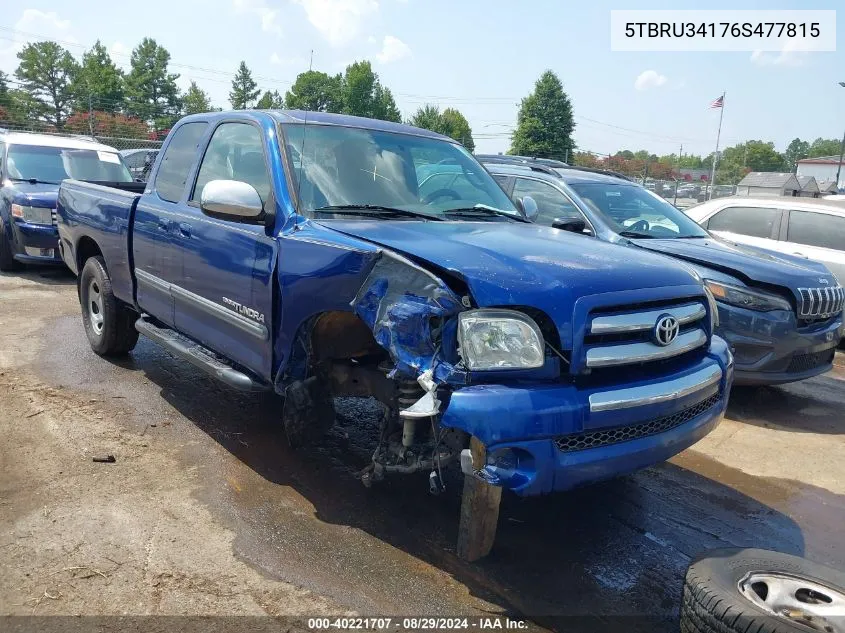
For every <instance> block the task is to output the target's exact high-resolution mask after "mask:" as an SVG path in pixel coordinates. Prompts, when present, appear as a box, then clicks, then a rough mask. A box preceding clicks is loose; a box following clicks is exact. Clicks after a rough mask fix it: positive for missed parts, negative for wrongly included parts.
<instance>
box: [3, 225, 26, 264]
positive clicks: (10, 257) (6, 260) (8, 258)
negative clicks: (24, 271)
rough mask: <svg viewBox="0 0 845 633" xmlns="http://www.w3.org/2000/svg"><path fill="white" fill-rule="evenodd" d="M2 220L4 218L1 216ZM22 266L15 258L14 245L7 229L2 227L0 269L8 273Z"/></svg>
mask: <svg viewBox="0 0 845 633" xmlns="http://www.w3.org/2000/svg"><path fill="white" fill-rule="evenodd" d="M2 221H3V220H2V218H0V223H2ZM22 267H23V266H21V263H20V262H19V261H17V260H16V259H15V256H14V253H13V252H12V245H11V244H10V243H9V240H8V238H7V237H6V233H5V231H3V229H2V228H0V270H2V271H3V272H5V273H8V272H12V271H14V270H20V269H21V268H22Z"/></svg>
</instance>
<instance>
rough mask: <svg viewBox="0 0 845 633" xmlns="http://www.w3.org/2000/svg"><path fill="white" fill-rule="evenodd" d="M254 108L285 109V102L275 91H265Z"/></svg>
mask: <svg viewBox="0 0 845 633" xmlns="http://www.w3.org/2000/svg"><path fill="white" fill-rule="evenodd" d="M255 107H256V108H257V109H258V110H279V109H281V108H284V107H285V100H284V98H283V97H282V95H280V94H279V92H278V91H277V90H273V91H272V92H270V91H269V90H267V91H266V92H265V93H264V94H263V95H261V98H260V99H259V100H258V103H256V104H255Z"/></svg>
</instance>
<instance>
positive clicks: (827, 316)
mask: <svg viewBox="0 0 845 633" xmlns="http://www.w3.org/2000/svg"><path fill="white" fill-rule="evenodd" d="M487 168H488V169H489V170H490V172H491V173H492V174H493V176H494V177H495V178H496V179H497V180H499V182H500V184H501V185H502V186H503V187H504V188H505V190H506V191H508V192H509V193H510V195H511V196H512V197H513V198H519V197H520V196H526V195H528V196H531V197H532V198H534V200H536V201H537V206H538V215H537V217H536V218H535V220H534V221H536V222H538V223H541V224H545V225H547V226H557V227H558V228H562V229H565V230H569V231H572V232H576V233H579V234H584V235H588V236H591V237H594V238H597V239H599V240H603V241H607V242H613V243H617V244H624V245H628V246H634V247H637V248H641V249H647V250H650V251H654V252H660V253H663V254H666V255H669V256H671V257H674V258H677V259H679V260H681V261H684V262H686V263H687V264H688V265H690V266H692V267H693V268H694V269H695V270H696V271H697V273H698V274H699V275H700V276H701V277H702V279H704V281H705V284H706V285H707V287H708V288H709V290H710V291H711V292H712V293H713V296H714V297H715V298H716V301H717V303H718V306H719V326H718V329H717V332H718V334H719V335H720V336H722V337H723V338H725V339H726V340H727V341H728V342H729V343H730V344H731V346H732V349H733V351H734V356H735V359H736V383H737V384H777V383H784V382H791V381H795V380H802V379H805V378H808V377H811V376H814V375H817V374H820V373H823V372H826V371H828V370H830V369H831V367H832V363H833V357H834V354H835V348H836V346H837V344H838V342H839V339H840V337H841V334H842V328H843V320H842V312H843V307H844V306H843V304H845V291H843V289H842V288H841V287H840V284H839V283H838V282H837V280H836V278H835V277H834V276H833V275H832V274H831V272H830V271H829V270H828V269H827V268H826V267H825V265H824V264H823V263H819V262H815V261H811V260H807V259H806V258H803V257H800V256H795V255H791V254H788V253H776V252H773V251H767V250H763V249H760V248H756V247H755V246H754V245H742V244H740V243H737V242H734V241H728V240H725V239H719V238H716V237H714V236H713V235H711V234H710V233H708V231H707V230H706V229H704V228H702V227H701V226H699V225H698V224H696V223H695V222H694V221H693V220H692V219H690V218H689V217H687V216H686V215H685V214H684V213H683V212H681V211H679V210H678V209H676V208H675V207H673V206H671V205H669V204H668V203H667V202H666V201H664V200H663V199H662V198H661V197H659V196H657V195H655V194H654V193H653V192H650V191H648V190H646V189H644V188H643V187H640V186H639V185H636V184H635V183H631V182H627V181H623V180H620V179H618V178H614V177H612V176H607V175H603V174H590V173H585V172H583V171H579V170H572V169H568V168H555V169H547V168H544V167H540V166H536V165H535V166H533V167H532V166H530V165H525V164H523V163H517V162H514V163H513V164H511V165H506V164H502V163H499V164H490V165H487ZM710 204H712V205H714V208H715V207H717V206H718V205H724V199H723V200H722V201H719V202H717V201H714V202H713V203H710ZM738 213H739V215H741V214H742V209H739V210H738ZM711 228H712V227H711ZM840 244H841V245H845V242H840ZM819 297H823V298H824V300H819V299H818V298H819Z"/></svg>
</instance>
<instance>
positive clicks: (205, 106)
mask: <svg viewBox="0 0 845 633" xmlns="http://www.w3.org/2000/svg"><path fill="white" fill-rule="evenodd" d="M182 109H183V110H184V112H185V114H199V113H200V112H211V111H212V110H214V108H213V107H212V106H211V99H210V98H209V97H208V94H207V93H206V92H205V90H203V89H202V88H200V87H199V86H198V85H197V82H195V81H192V82H191V85H190V86H188V91H187V92H186V93H185V96H184V97H183V98H182Z"/></svg>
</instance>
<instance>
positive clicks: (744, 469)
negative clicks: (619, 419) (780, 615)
mask: <svg viewBox="0 0 845 633" xmlns="http://www.w3.org/2000/svg"><path fill="white" fill-rule="evenodd" d="M837 362H838V363H839V364H840V366H839V367H837V368H836V369H835V370H834V371H833V372H831V373H830V374H828V375H826V376H822V377H819V378H816V379H813V380H810V381H807V382H805V383H800V384H797V385H792V386H785V387H778V388H764V389H754V390H736V391H735V394H734V396H733V398H732V401H731V406H730V409H729V419H726V420H725V421H724V423H723V424H722V425H721V426H720V427H719V428H718V429H717V430H716V431H715V432H714V433H712V434H711V435H710V436H708V437H707V438H705V440H703V441H702V442H700V443H699V444H697V445H696V446H695V447H694V448H693V449H691V450H688V451H686V452H685V453H683V454H682V455H680V456H678V457H677V458H675V459H673V460H672V461H671V462H670V463H667V464H663V465H660V466H658V467H655V468H652V469H649V470H647V471H644V472H642V473H638V474H636V475H634V476H630V477H625V478H621V479H618V480H615V481H611V482H608V483H606V484H602V485H599V486H594V487H592V488H587V489H583V490H578V491H575V492H573V493H569V494H564V495H557V496H552V497H547V498H542V499H531V500H520V499H517V498H509V497H506V498H505V500H504V503H503V507H502V512H501V518H500V527H499V535H498V540H497V543H496V546H495V548H494V550H493V553H492V555H491V556H490V557H489V558H487V559H486V560H484V561H481V562H480V563H477V564H466V563H463V562H461V561H460V560H458V559H457V558H456V556H455V554H454V543H455V539H456V532H457V518H458V507H459V492H460V491H459V490H458V489H457V487H456V486H452V488H451V489H450V490H448V491H447V493H446V494H445V495H443V496H441V497H439V498H436V497H432V496H430V495H429V494H428V486H427V482H426V478H425V477H424V476H423V477H420V478H399V479H394V480H391V481H388V482H386V483H385V485H383V486H380V487H377V488H375V489H372V490H366V489H364V488H363V487H362V486H361V485H360V483H358V482H357V481H355V480H354V479H353V478H352V476H351V473H352V472H353V471H354V470H356V469H357V468H358V467H359V466H360V465H361V464H362V459H363V457H362V452H361V451H360V450H359V448H360V445H361V442H362V440H363V439H365V438H366V436H367V435H368V434H369V433H371V432H372V430H373V428H374V426H375V423H376V419H375V416H374V413H373V411H372V409H371V407H369V406H368V405H367V404H366V403H360V402H348V403H344V406H343V407H342V408H341V411H340V419H339V421H338V422H339V423H338V426H337V427H336V428H335V430H334V431H333V432H332V434H331V436H330V437H329V438H327V442H326V443H325V444H324V445H322V446H320V447H319V448H311V449H305V450H299V451H296V452H294V451H291V450H290V449H289V448H288V447H287V445H286V442H285V440H284V435H283V433H282V432H281V430H280V424H279V419H278V418H279V414H278V409H277V404H278V403H277V401H276V400H275V399H274V398H272V397H268V396H253V395H242V394H238V393H236V392H233V391H229V390H228V389H226V388H225V387H222V386H220V385H218V384H216V383H215V382H214V381H212V380H211V379H209V378H207V377H205V376H204V375H203V374H201V373H198V372H197V371H196V370H194V369H192V368H191V367H189V366H188V365H186V364H184V363H182V362H180V361H177V360H175V359H174V358H173V357H171V356H169V355H168V354H166V353H165V352H162V351H161V350H159V349H158V348H157V347H155V346H154V345H153V344H152V343H150V342H148V341H146V340H144V339H143V338H142V339H141V341H140V343H139V345H138V347H137V348H136V350H135V351H134V352H133V353H132V355H131V356H130V357H129V358H128V359H126V360H123V361H120V362H109V361H106V360H103V359H100V358H98V357H96V356H95V355H94V354H93V353H92V352H91V351H90V350H89V348H88V343H87V341H86V339H85V335H84V333H83V331H82V326H81V320H80V317H79V307H78V304H77V301H76V293H75V286H74V279H73V278H72V277H71V276H70V275H69V274H66V273H63V272H60V271H40V272H39V271H28V272H26V273H23V274H17V275H2V274H0V433H2V436H3V438H4V441H3V443H2V446H0V455H2V458H1V459H0V468H2V481H0V507H2V512H0V550H2V558H1V559H0V560H2V562H0V607H2V614H4V615H7V614H20V615H23V614H32V613H35V614H37V615H56V614H63V615H74V614H84V615H115V614H138V615H140V614H145V615H146V614H152V615H192V614H243V615H249V614H251V615H266V614H269V615H289V614H290V615H303V616H304V615H319V614H335V613H336V614H344V613H350V614H351V613H360V614H369V615H386V614H391V615H409V614H418V615H455V614H466V615H489V614H510V615H513V616H516V617H525V618H528V619H530V620H531V621H532V622H533V623H534V624H536V625H537V626H538V627H544V628H551V629H564V628H565V629H567V630H570V629H571V628H572V627H571V626H570V624H572V622H573V621H571V620H568V619H567V618H566V617H565V616H571V615H572V614H576V615H577V614H582V615H586V614H600V616H601V617H602V618H604V619H609V618H613V617H616V616H629V615H644V614H645V615H650V616H656V617H657V618H658V620H657V621H654V622H652V623H650V624H649V625H648V627H647V629H648V630H658V631H660V630H665V631H671V630H673V627H674V625H673V618H674V617H675V614H676V610H677V607H678V601H679V596H680V584H681V580H682V574H683V571H684V569H685V567H686V565H687V563H688V562H689V560H690V558H691V557H693V556H695V555H696V554H698V553H699V552H701V551H703V550H705V549H708V548H712V547H719V546H730V545H735V546H755V547H763V548H768V549H777V550H780V551H784V552H787V553H792V554H799V555H803V556H806V557H807V558H809V559H811V560H814V561H817V562H820V563H824V564H828V565H831V566H833V567H838V568H840V569H842V568H845V543H843V539H842V526H843V525H845V496H843V495H845V460H843V459H842V455H844V454H845V450H843V449H845V359H843V358H842V355H841V354H840V355H839V357H838V358H837ZM106 455H114V456H115V459H116V461H115V463H94V462H92V458H93V457H99V456H106ZM635 622H640V620H635V619H632V620H631V627H630V628H631V629H635V628H637V627H636V626H635V625H634V623H635ZM644 626H645V625H644ZM587 628H592V629H595V628H596V627H595V621H593V622H592V625H591V626H589V627H587Z"/></svg>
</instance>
